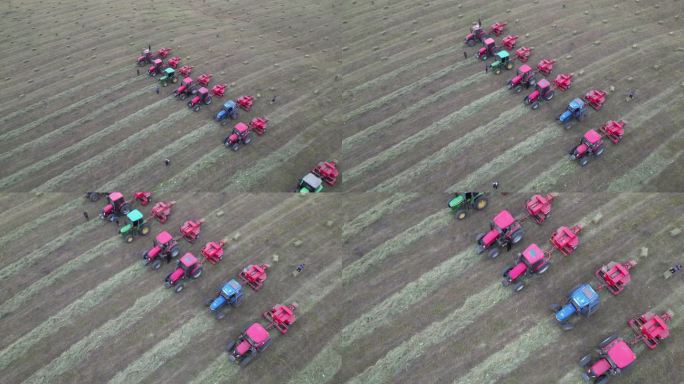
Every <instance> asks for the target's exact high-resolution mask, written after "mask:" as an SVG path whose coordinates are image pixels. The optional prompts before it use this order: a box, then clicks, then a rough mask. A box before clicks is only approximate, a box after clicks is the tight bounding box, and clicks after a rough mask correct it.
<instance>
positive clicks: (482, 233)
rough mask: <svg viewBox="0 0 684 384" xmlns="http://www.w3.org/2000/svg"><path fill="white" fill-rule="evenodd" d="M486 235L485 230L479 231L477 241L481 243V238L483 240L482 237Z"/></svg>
mask: <svg viewBox="0 0 684 384" xmlns="http://www.w3.org/2000/svg"><path fill="white" fill-rule="evenodd" d="M484 235H485V233H484V232H481V233H478V234H477V236H476V237H475V242H477V243H478V244H479V243H480V240H482V238H483V237H484Z"/></svg>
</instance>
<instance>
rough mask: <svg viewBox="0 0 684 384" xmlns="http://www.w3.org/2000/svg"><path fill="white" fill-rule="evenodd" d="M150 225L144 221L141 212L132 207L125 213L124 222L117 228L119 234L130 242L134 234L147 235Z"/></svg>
mask: <svg viewBox="0 0 684 384" xmlns="http://www.w3.org/2000/svg"><path fill="white" fill-rule="evenodd" d="M148 233H150V225H149V224H147V223H146V222H145V218H144V217H143V214H142V212H140V211H138V210H137V209H134V210H132V211H130V212H128V214H127V215H126V223H125V224H124V225H123V226H122V227H121V228H119V234H120V235H121V236H122V237H123V239H124V241H125V242H127V243H132V242H133V240H134V239H135V235H139V236H147V234H148Z"/></svg>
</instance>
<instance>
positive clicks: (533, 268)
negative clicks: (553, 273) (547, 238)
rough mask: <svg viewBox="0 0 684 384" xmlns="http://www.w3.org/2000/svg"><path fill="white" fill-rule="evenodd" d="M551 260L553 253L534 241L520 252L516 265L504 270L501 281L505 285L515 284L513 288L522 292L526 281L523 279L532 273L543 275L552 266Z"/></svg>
mask: <svg viewBox="0 0 684 384" xmlns="http://www.w3.org/2000/svg"><path fill="white" fill-rule="evenodd" d="M550 260H551V255H550V254H548V253H546V252H544V251H543V250H542V249H541V248H539V246H538V245H537V244H534V243H533V244H531V245H530V246H529V247H527V248H526V249H525V250H524V251H522V252H521V253H518V255H517V256H516V258H515V265H514V266H512V267H508V268H507V269H505V270H504V273H503V281H502V282H501V283H502V284H503V286H504V287H507V286H509V285H511V284H515V286H514V288H513V289H514V290H515V291H516V292H520V291H522V289H523V288H525V283H524V282H523V281H522V279H523V278H524V277H526V276H529V275H532V274H535V275H541V274H543V273H544V272H546V271H547V270H548V269H549V267H550V266H551V262H550Z"/></svg>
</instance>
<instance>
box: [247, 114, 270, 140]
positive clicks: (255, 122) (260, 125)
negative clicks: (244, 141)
mask: <svg viewBox="0 0 684 384" xmlns="http://www.w3.org/2000/svg"><path fill="white" fill-rule="evenodd" d="M267 125H268V119H267V118H265V117H255V118H253V119H252V121H250V122H249V128H251V129H252V131H254V133H256V134H257V135H259V136H261V135H263V134H264V133H266V126H267Z"/></svg>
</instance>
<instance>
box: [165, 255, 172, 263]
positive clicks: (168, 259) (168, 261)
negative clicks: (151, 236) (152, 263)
mask: <svg viewBox="0 0 684 384" xmlns="http://www.w3.org/2000/svg"><path fill="white" fill-rule="evenodd" d="M170 262H171V252H167V253H166V264H168V263H170Z"/></svg>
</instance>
